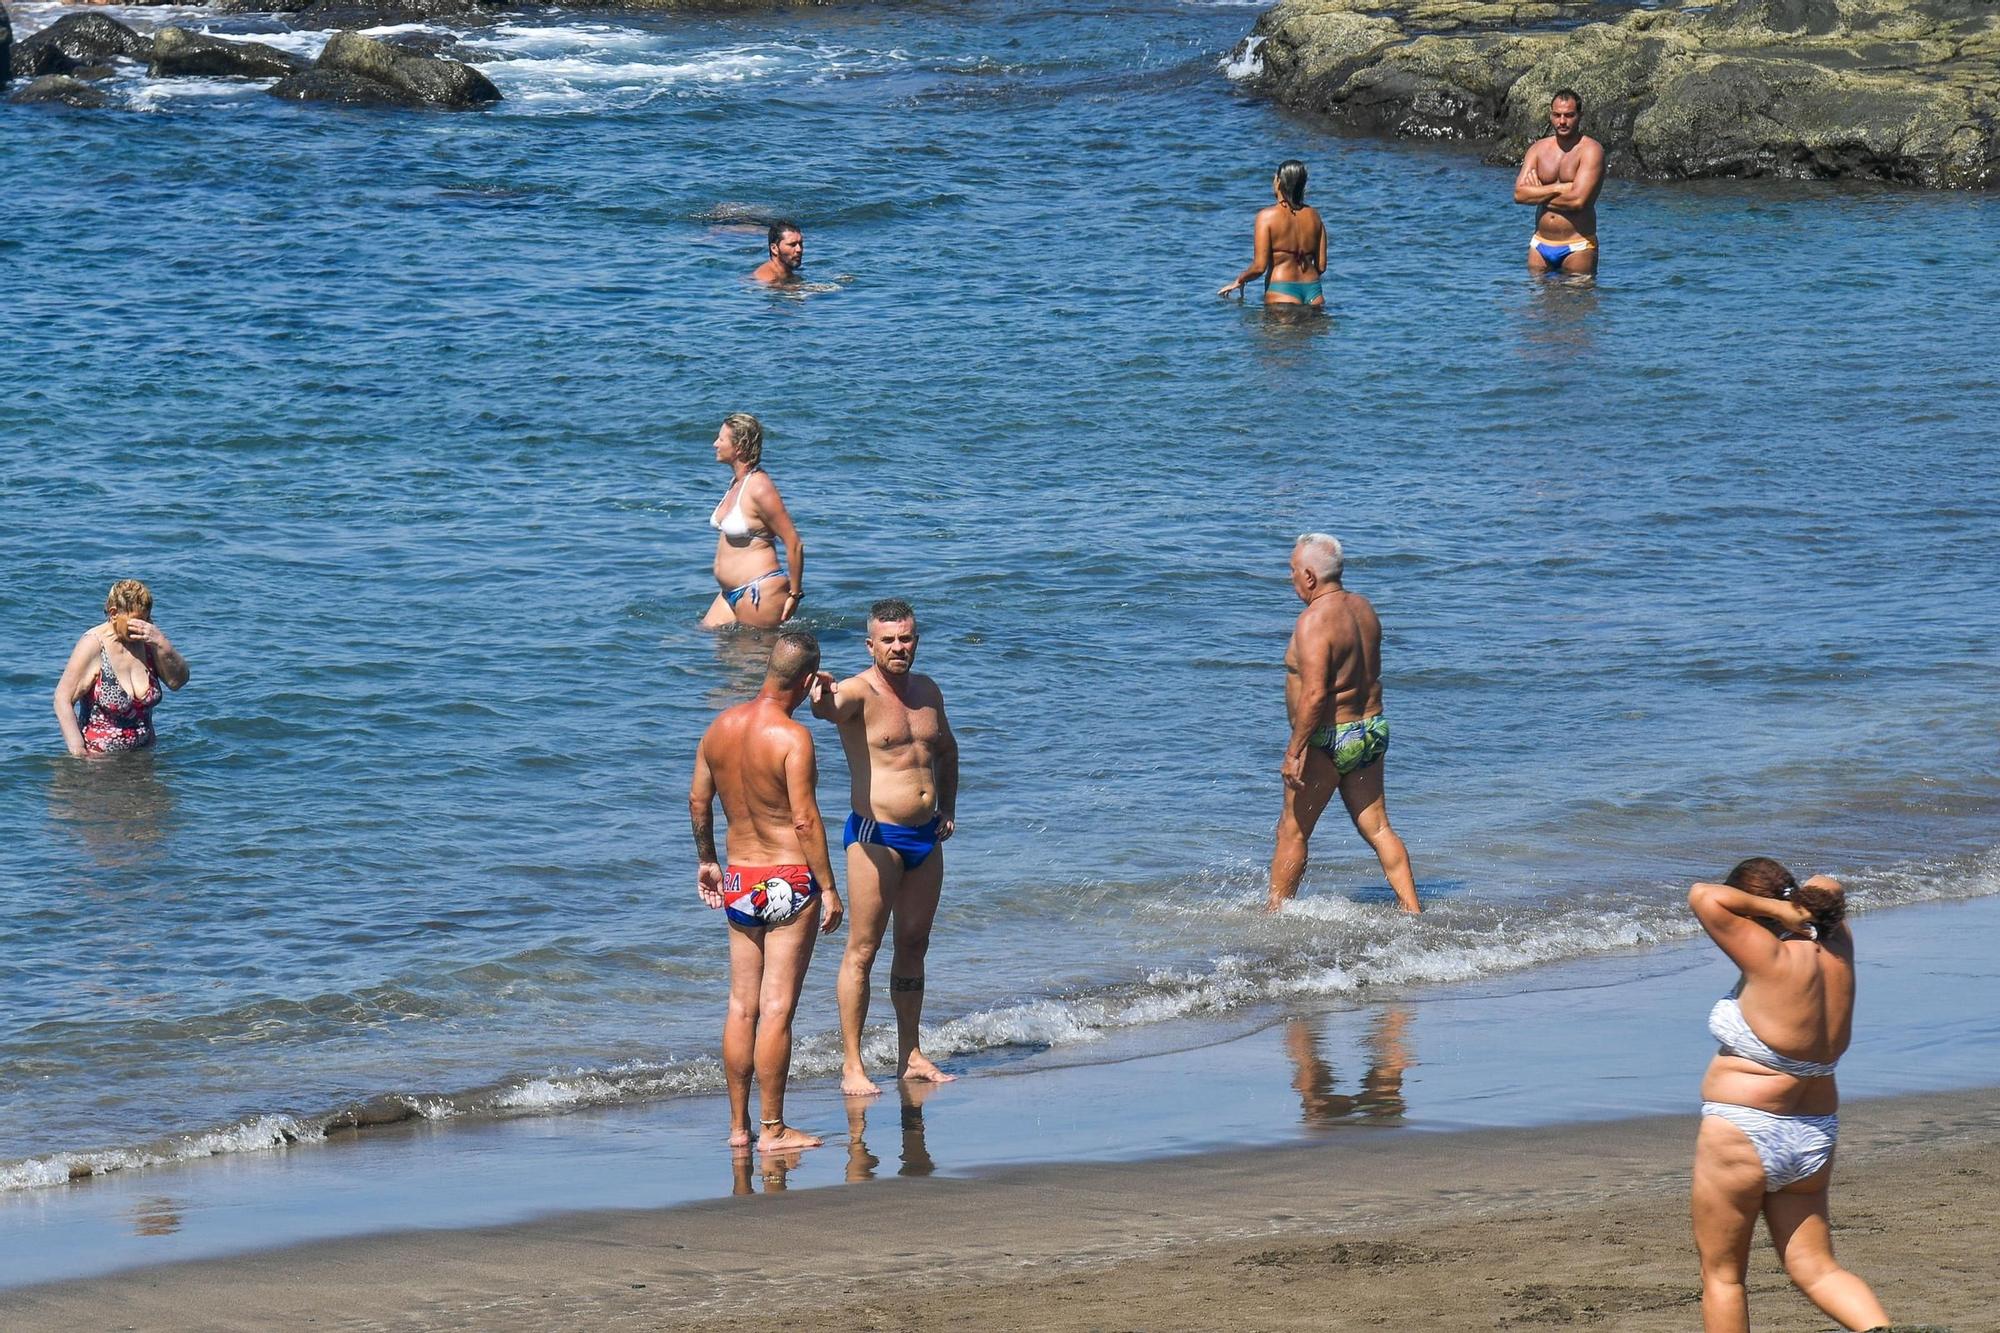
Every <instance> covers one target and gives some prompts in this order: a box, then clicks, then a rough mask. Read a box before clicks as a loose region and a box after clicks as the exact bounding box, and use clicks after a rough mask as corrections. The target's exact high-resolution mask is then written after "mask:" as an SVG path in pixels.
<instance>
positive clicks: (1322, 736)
mask: <svg viewBox="0 0 2000 1333" xmlns="http://www.w3.org/2000/svg"><path fill="white" fill-rule="evenodd" d="M1344 563H1345V557H1344V556H1343V555H1342V553H1341V549H1340V541H1339V539H1337V538H1334V537H1329V536H1327V535H1326V534H1325V533H1323V532H1309V533H1307V534H1306V535H1305V536H1303V537H1301V538H1299V539H1298V541H1297V543H1295V544H1294V545H1293V547H1292V591H1294V592H1296V593H1297V594H1298V595H1299V600H1300V601H1302V602H1304V603H1305V604H1306V609H1305V610H1304V611H1301V612H1300V613H1299V619H1298V623H1297V624H1296V625H1294V626H1293V628H1292V641H1291V643H1290V644H1289V645H1288V646H1287V647H1286V649H1285V712H1286V714H1287V716H1289V717H1290V719H1291V723H1292V739H1291V743H1290V744H1288V745H1287V746H1286V747H1285V762H1284V764H1283V765H1282V766H1281V767H1280V769H1279V772H1280V773H1281V774H1282V775H1283V776H1284V779H1285V808H1284V811H1283V813H1282V814H1280V815H1279V816H1278V846H1277V850H1276V851H1275V852H1274V853H1273V854H1272V856H1271V901H1270V905H1269V908H1268V910H1270V911H1273V912H1275V911H1277V910H1278V909H1279V908H1280V907H1282V906H1284V905H1285V904H1286V903H1287V902H1290V901H1291V900H1292V899H1293V898H1295V897H1297V896H1298V892H1299V880H1300V879H1302V878H1303V877H1304V876H1305V873H1306V841H1307V839H1309V838H1311V837H1312V832H1313V828H1314V827H1315V826H1316V825H1317V824H1318V823H1319V817H1320V815H1321V814H1322V813H1324V811H1325V810H1326V804H1327V802H1328V801H1329V800H1331V799H1332V797H1333V793H1334V792H1335V791H1338V792H1339V793H1340V799H1341V800H1342V801H1343V802H1344V803H1345V804H1346V806H1347V813H1348V815H1349V816H1350V817H1351V818H1352V819H1353V820H1354V827H1355V830H1356V831H1357V832H1359V833H1360V834H1361V836H1362V837H1363V838H1365V839H1367V841H1368V845H1369V846H1370V847H1373V848H1374V849H1375V855H1376V857H1377V858H1378V859H1379V860H1380V861H1381V862H1382V873H1383V874H1384V875H1386V876H1388V879H1389V887H1390V888H1392V889H1394V890H1395V891H1396V901H1397V902H1399V903H1400V904H1402V908H1403V910H1404V911H1405V912H1410V913H1416V912H1421V911H1422V910H1423V906H1422V905H1421V904H1420V903H1419V902H1418V901H1417V881H1416V878H1415V877H1414V876H1413V875H1411V873H1410V854H1409V852H1408V851H1407V850H1406V849H1405V848H1404V846H1403V840H1402V839H1401V838H1399V837H1397V836H1396V831H1395V830H1394V829H1392V828H1390V827H1389V811H1388V805H1387V800H1386V798H1385V797H1384V796H1383V794H1382V756H1383V755H1385V754H1387V753H1388V751H1389V721H1388V719H1387V718H1385V717H1383V716H1382V622H1381V621H1380V620H1378V619H1376V617H1375V608H1374V607H1372V606H1370V605H1369V604H1368V599H1367V598H1366V597H1363V596H1361V595H1360V594H1359V593H1352V592H1349V591H1347V590H1346V589H1345V588H1343V587H1342V586H1341V584H1340V575H1341V569H1342V567H1343V565H1344Z"/></svg>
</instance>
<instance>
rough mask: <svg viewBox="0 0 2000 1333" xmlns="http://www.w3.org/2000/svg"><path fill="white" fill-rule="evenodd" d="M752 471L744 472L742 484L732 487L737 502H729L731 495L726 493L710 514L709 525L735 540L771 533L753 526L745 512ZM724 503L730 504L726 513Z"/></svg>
mask: <svg viewBox="0 0 2000 1333" xmlns="http://www.w3.org/2000/svg"><path fill="white" fill-rule="evenodd" d="M756 470H757V469H756V468H751V469H750V472H755V471H756ZM750 472H746V473H744V474H743V484H742V485H740V486H735V487H732V488H731V489H733V490H734V491H735V492H736V503H735V504H729V496H728V495H727V494H726V493H725V494H724V495H723V497H722V499H721V500H719V501H718V502H717V503H716V506H715V512H714V513H713V514H710V515H709V516H708V526H710V527H711V528H714V529H715V530H716V531H717V532H719V533H721V534H722V535H723V536H725V537H728V538H730V539H731V540H733V541H741V540H743V539H744V538H746V537H749V538H755V537H764V536H768V535H769V534H767V533H766V532H765V531H764V530H763V529H762V528H753V527H751V526H750V520H749V519H748V518H746V517H745V516H744V514H743V492H745V491H747V490H749V489H750ZM724 505H729V512H728V513H726V514H725V513H723V512H722V507H723V506H724Z"/></svg>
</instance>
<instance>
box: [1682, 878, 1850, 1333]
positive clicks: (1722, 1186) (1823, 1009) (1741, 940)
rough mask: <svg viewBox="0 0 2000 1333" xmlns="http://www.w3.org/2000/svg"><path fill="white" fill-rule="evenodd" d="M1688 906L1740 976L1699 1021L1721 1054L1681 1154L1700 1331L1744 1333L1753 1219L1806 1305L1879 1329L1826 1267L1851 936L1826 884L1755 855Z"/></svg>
mask: <svg viewBox="0 0 2000 1333" xmlns="http://www.w3.org/2000/svg"><path fill="white" fill-rule="evenodd" d="M1688 906H1690V907H1692V908H1693V909H1694V914H1695V918H1696V920H1698V921H1700V922H1701V925H1702V929H1704V930H1706V931H1707V932H1708V936H1709V938H1710V939H1712V940H1714V941H1715V943H1716V944H1717V946H1718V947H1720V948H1721V950H1722V951H1723V952H1724V953H1725V954H1728V955H1729V961H1731V962H1732V963H1735V964H1736V966H1737V967H1739V968H1741V969H1742V970H1743V977H1742V980H1740V981H1739V982H1738V983H1737V985H1736V989H1735V990H1734V991H1732V992H1730V993H1729V994H1728V995H1726V996H1724V997H1723V998H1722V999H1720V1000H1718V1001H1716V1004H1715V1007H1714V1009H1712V1010H1710V1011H1709V1015H1708V1030H1709V1032H1710V1034H1712V1035H1713V1036H1714V1037H1715V1039H1716V1040H1717V1041H1718V1042H1720V1043H1721V1044H1722V1045H1721V1049H1720V1050H1719V1051H1718V1052H1717V1053H1716V1056H1715V1058H1714V1059H1713V1060H1711V1061H1709V1065H1708V1073H1707V1074H1706V1075H1705V1076H1704V1077H1703V1078H1702V1081H1701V1096H1702V1103H1701V1132H1700V1134H1699V1136H1698V1137H1697V1138H1696V1140H1695V1150H1694V1239H1695V1246H1696V1248H1697V1249H1699V1250H1700V1251H1701V1320H1702V1327H1703V1328H1704V1329H1705V1330H1707V1333H1747V1330H1748V1329H1749V1327H1750V1303H1749V1299H1748V1297H1747V1296H1746V1295H1745V1293H1744V1290H1743V1277H1744V1272H1745V1270H1746V1268H1747V1267H1748V1265H1749V1261H1750V1241H1751V1238H1752V1236H1753V1234H1754V1233H1755V1231H1756V1227H1757V1216H1758V1214H1759V1213H1762V1214H1763V1216H1764V1221H1765V1223H1766V1224H1767V1225H1768V1226H1769V1227H1770V1230H1771V1244H1772V1245H1773V1246H1774V1247H1776V1249H1777V1251H1778V1257H1779V1258H1780V1259H1782V1260H1783V1261H1784V1264H1785V1271H1786V1272H1787V1273H1788V1274H1790V1275H1791V1279H1792V1281H1793V1282H1794V1283H1795V1284H1797V1286H1798V1289H1799V1290H1800V1291H1802V1292H1804V1293H1805V1295H1806V1298H1807V1299H1808V1300H1810V1301H1812V1303H1813V1304H1814V1305H1817V1306H1818V1307H1819V1308H1820V1309H1821V1310H1823V1311H1825V1312H1826V1314H1827V1315H1828V1316H1830V1317H1831V1318H1833V1319H1837V1320H1839V1321H1840V1323H1841V1325H1842V1327H1844V1328H1850V1329H1872V1328H1881V1327H1883V1326H1885V1325H1887V1324H1888V1322H1889V1316H1888V1315H1886V1314H1884V1313H1883V1312H1882V1304H1881V1302H1879V1301H1877V1300H1876V1299H1875V1293H1874V1292H1873V1291H1870V1290H1869V1288H1868V1284H1867V1283H1866V1282H1863V1281H1862V1280H1861V1279H1860V1278H1858V1277H1856V1276H1855V1275H1854V1274H1852V1273H1850V1272H1848V1271H1847V1270H1846V1269H1844V1268H1842V1267H1841V1266H1840V1265H1839V1264H1838V1263H1836V1262H1835V1261H1834V1257H1833V1237H1832V1234H1831V1231H1830V1229H1829V1227H1828V1224H1827V1206H1826V1196H1827V1186H1828V1184H1829V1183H1830V1182H1831V1180H1832V1177H1833V1149H1834V1142H1835V1140H1836V1139H1837V1138H1838V1137H1839V1133H1840V1117H1839V1115H1838V1114H1837V1112H1838V1111H1839V1109H1840V1090H1839V1089H1838V1088H1837V1087H1836V1086H1835V1085H1834V1081H1833V1067H1834V1065H1835V1064H1836V1063H1838V1062H1839V1060H1840V1057H1841V1055H1842V1054H1843V1053H1844V1052H1845V1051H1846V1050H1847V1043H1848V1039H1849V1037H1850V1036H1851V1035H1852V1032H1853V1026H1854V937H1853V935H1852V934H1851V933H1850V932H1849V931H1848V929H1847V927H1846V925H1845V924H1843V918H1844V917H1845V916H1846V914H1847V900H1846V897H1845V895H1844V894H1843V893H1842V892H1841V888H1840V881H1838V880H1836V879H1833V878H1832V877H1830V876H1827V875H1815V876H1813V877H1812V878H1811V879H1809V880H1807V881H1806V882H1805V883H1803V884H1801V883H1799V882H1798V881H1797V880H1795V879H1793V878H1792V872H1791V871H1789V870H1787V869H1785V868H1784V867H1783V866H1781V865H1779V864H1778V863H1777V862H1776V861H1773V860H1771V859H1770V858H1769V857H1765V856H1759V857H1753V858H1751V859H1750V860H1748V861H1745V862H1744V863H1743V864H1742V865H1739V866H1737V867H1736V869H1734V870H1732V871H1730V872H1729V878H1728V880H1727V881H1726V882H1724V883H1721V884H1697V885H1695V886H1694V887H1693V888H1692V889H1690V890H1689V891H1688ZM1780 1048H1782V1050H1781V1049H1780Z"/></svg>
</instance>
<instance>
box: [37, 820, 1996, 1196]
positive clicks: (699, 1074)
mask: <svg viewBox="0 0 2000 1333" xmlns="http://www.w3.org/2000/svg"><path fill="white" fill-rule="evenodd" d="M1995 892H2000V859H1996V858H1994V857H1992V856H1986V857H1979V858H1975V859H1973V860H1972V861H1971V862H1970V863H1968V862H1967V861H1963V860H1961V861H1958V862H1954V863H1951V864H1946V865H1937V866H1931V865H1914V866H1906V867H1898V868H1895V869H1891V870H1888V871H1884V872H1879V873H1877V874H1874V875H1871V876H1870V877H1869V879H1868V883H1867V886H1866V887H1865V888H1864V889H1861V890H1859V891H1857V892H1856V894H1855V905H1856V908H1857V910H1860V911H1865V910H1867V909H1870V908H1881V907H1888V906H1897V905H1901V904H1905V903H1911V902H1919V901H1931V900H1938V899H1951V898H1967V897H1981V896H1986V895H1990V894H1993V893H1995ZM1260 907H1261V901H1260V899H1259V897H1258V896H1257V895H1256V894H1255V893H1252V892H1249V891H1245V892H1243V893H1241V894H1231V895H1229V896H1227V897H1209V898H1206V899H1194V900H1190V899H1187V898H1182V899H1179V900H1174V899H1168V898H1162V897H1154V898H1152V899H1150V900H1149V903H1148V907H1147V910H1148V911H1149V912H1152V913H1153V914H1154V915H1156V916H1157V917H1158V918H1159V919H1160V920H1161V922H1162V924H1165V923H1166V922H1170V921H1172V922H1178V925H1177V926H1175V927H1174V928H1175V929H1176V930H1177V931H1181V932H1193V933H1199V934H1207V935H1211V936H1212V937H1215V938H1218V939H1232V940H1234V941H1235V942H1236V943H1235V945H1234V947H1231V948H1229V949H1227V950H1223V951H1218V952H1217V953H1215V955H1214V956H1213V957H1211V958H1210V959H1209V960H1208V961H1207V962H1206V963H1204V964H1198V965H1182V966H1174V967H1155V968H1151V969H1149V970H1147V971H1146V972H1144V973H1143V974H1141V975H1139V976H1136V977H1133V978H1130V979H1128V980H1125V981H1122V982H1114V983H1112V984H1109V985H1103V986H1097V987H1085V988H1079V989H1077V990H1075V991H1072V992H1069V993H1066V994H1061V995H1039V996H1034V995H1031V996H1023V997H1021V998H1019V999H1016V1000H1011V1001H1008V1002H1005V1003H1000V1004H994V1005H989V1006H987V1007H985V1008H981V1009H978V1010H975V1011H973V1012H971V1013H968V1014H964V1015H960V1016H957V1017H953V1018H949V1019H946V1020H944V1021H943V1022H940V1023H938V1024H936V1025H935V1026H930V1027H926V1028H925V1029H924V1034H923V1041H924V1047H925V1049H926V1050H927V1051H929V1052H930V1053H931V1054H932V1055H934V1056H938V1057H951V1056H961V1057H962V1056H968V1055H977V1054H979V1053H982V1052H988V1051H998V1050H1003V1049H1006V1048H1009V1047H1014V1048H1033V1049H1046V1048H1062V1047H1082V1046H1088V1045H1090V1044H1092V1043H1096V1042H1100V1041H1103V1040H1104V1039H1105V1038H1106V1037H1107V1035H1109V1034H1110V1033H1113V1032H1115V1031H1118V1030H1121V1029H1129V1028H1135V1027H1142V1026H1146V1025H1151V1024H1158V1023H1165V1022H1170V1021H1172V1020H1174V1019H1179V1018H1187V1017H1191V1016H1199V1015H1208V1014H1221V1013H1226V1012H1229V1011H1231V1010H1236V1009H1242V1008H1247V1007H1250V1006H1255V1005H1259V1004H1271V1003H1285V1002H1297V1001H1299V1000H1303V999H1313V1000H1326V999H1338V998H1341V997H1364V996H1370V995H1380V994H1383V993H1385V992H1388V991H1393V990H1396V989H1399V988H1407V987H1411V986H1423V985H1438V984H1451V983H1461V982H1469V981H1481V980H1487V979H1491V978H1496V977H1502V976H1506V975H1509V974H1516V973H1520V972H1524V971H1528V970H1531V969H1534V968H1538V967H1543V966H1546V965H1549V964H1554V963H1562V962H1567V961H1571V960H1576V959H1583V958H1589V957H1593V956H1599V955H1603V954H1608V953H1618V952H1627V951H1635V950H1642V949H1646V948H1650V947H1654V946H1657V945H1660V944H1664V943H1669V942H1672V941H1675V940H1679V939H1685V938H1687V937H1689V936H1691V935H1692V934H1694V932H1695V929H1696V927H1695V925H1694V922H1693V921H1692V919H1691V918H1690V917H1689V915H1688V914H1687V912H1686V911H1685V910H1684V909H1683V908H1681V907H1680V905H1679V903H1678V901H1677V896H1672V897H1669V896H1663V895H1659V894H1655V895H1650V896H1645V897H1634V898H1630V899H1624V900H1611V899H1607V900H1604V901H1602V902H1599V903H1593V904H1592V905H1589V906H1582V905H1578V904H1575V903H1574V902H1571V903H1566V904H1565V903H1558V904H1550V905H1545V906H1541V907H1535V906H1530V905H1525V904H1520V903H1504V902H1496V901H1484V902H1475V901H1466V900H1457V901H1453V900H1446V901H1443V902H1441V903H1438V904H1436V905H1435V906H1433V908H1432V909H1431V910H1430V911H1428V912H1426V914H1425V915H1424V916H1422V917H1420V918H1406V917H1403V916H1400V915H1398V914H1396V913H1393V912H1390V911H1385V910H1384V909H1383V907H1382V906H1380V905H1369V904H1362V903H1356V902H1353V901H1351V900H1349V899H1347V898H1343V897H1340V896H1338V895H1333V894H1325V895H1318V896H1314V897H1310V898H1306V899H1302V900H1300V901H1298V902H1295V903H1293V904H1291V905H1290V906H1288V907H1287V908H1286V909H1285V910H1284V911H1283V912H1281V913H1279V914H1278V915H1277V916H1275V917H1266V916H1264V915H1263V913H1262V912H1261V910H1259V909H1260ZM863 1049H864V1053H865V1054H866V1056H867V1058H868V1059H869V1060H870V1061H871V1062H872V1063H874V1064H875V1065H877V1066H881V1065H886V1064H888V1063H890V1062H892V1061H893V1060H894V1058H895V1053H896V1052H895V1037H894V1032H893V1028H892V1027H891V1026H890V1025H888V1024H880V1025H878V1026H876V1027H875V1028H873V1029H871V1030H870V1031H869V1033H868V1035H867V1038H866V1040H865V1042H864V1047H863ZM840 1064H841V1050H840V1039H839V1035H838V1033H836V1032H831V1031H822V1032H817V1033H813V1034H811V1035H809V1036H807V1037H804V1038H802V1039H801V1040H800V1042H799V1043H798V1046H797V1048H796V1050H795V1052H794V1058H793V1072H794V1076H795V1078H814V1077H828V1076H831V1075H833V1074H835V1073H837V1072H838V1071H839V1069H840ZM722 1085H723V1078H722V1066H721V1062H720V1061H719V1060H718V1059H716V1058H715V1057H714V1056H713V1055H701V1056H696V1057H693V1058H690V1059H684V1060H664V1061H643V1060H632V1061H625V1062H622V1063H619V1064H614V1065H608V1066H605V1067H602V1068H590V1067H578V1068H572V1069H568V1070H549V1071H547V1072H546V1073H543V1074H539V1075H534V1076H529V1077H524V1078H522V1079H520V1080H516V1081H510V1082H508V1083H505V1084H502V1085H500V1086H498V1087H494V1088H487V1089H480V1090H474V1091H471V1092H467V1093H462V1094H459V1095H456V1096H447V1097H425V1098H403V1099H402V1100H403V1101H404V1104H405V1105H407V1106H409V1107H410V1108H411V1109H412V1110H413V1111H414V1112H415V1113H416V1114H418V1115H420V1116H422V1117H424V1118H425V1119H429V1120H446V1119H452V1118H455V1117H461V1116H469V1115H470V1116H480V1115H485V1116H492V1115H502V1116H519V1115H552V1114H560V1113H562V1112H565V1111H571V1110H576V1109H579V1108H583V1107H591V1106H606V1105H616V1104H619V1103H627V1102H634V1101H650V1100H657V1099H660V1098H666V1097H676V1096H684V1095H688V1094H696V1093H705V1092H713V1091H715V1090H717V1089H719V1088H721V1087H722ZM346 1123H351V1122H350V1121H347V1120H345V1119H343V1118H342V1116H341V1115H340V1114H339V1113H329V1114H328V1115H325V1116H320V1117H317V1118H314V1117H304V1118H301V1117H297V1116H292V1115H263V1116H257V1117H253V1118H251V1119H249V1120H245V1121H243V1122H241V1123H239V1124H235V1125H231V1126H226V1127H224V1128H221V1129H217V1130H211V1131H207V1132H202V1133H194V1134H187V1135H180V1136H174V1137H170V1138H166V1139H161V1140H158V1141H156V1142H153V1143H148V1144H144V1145H140V1146H137V1147H129V1148H109V1149H103V1150H93V1151H81V1152H58V1153H50V1154H46V1155H44V1156H40V1157H35V1158H29V1159H25V1160H21V1161H16V1162H10V1163H0V1192H6V1191H10V1190H22V1189H35V1188H42V1187H47V1186H51V1185H60V1184H63V1183H65V1182H67V1181H69V1180H72V1179H76V1178H78V1177H83V1176H92V1175H102V1174H106V1173H108V1172H113V1171H129V1170H137V1169H143V1168H145V1167H149V1166H157V1165H162V1164H165V1163H169V1162H182V1161H188V1160H191V1159H194V1158H200V1157H212V1156H217V1155H220V1154H224V1153H238V1152H270V1151H275V1150H280V1149H284V1148H287V1147H289V1146H291V1145H293V1144H298V1143H314V1142H318V1141H320V1140H322V1139H324V1138H325V1134H326V1127H327V1126H328V1125H329V1124H346Z"/></svg>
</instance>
